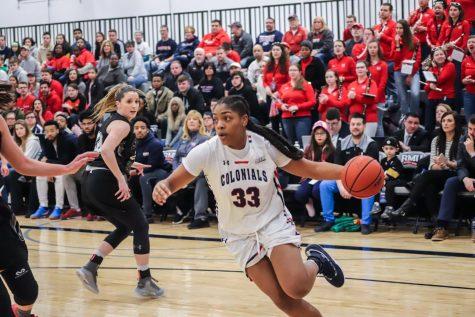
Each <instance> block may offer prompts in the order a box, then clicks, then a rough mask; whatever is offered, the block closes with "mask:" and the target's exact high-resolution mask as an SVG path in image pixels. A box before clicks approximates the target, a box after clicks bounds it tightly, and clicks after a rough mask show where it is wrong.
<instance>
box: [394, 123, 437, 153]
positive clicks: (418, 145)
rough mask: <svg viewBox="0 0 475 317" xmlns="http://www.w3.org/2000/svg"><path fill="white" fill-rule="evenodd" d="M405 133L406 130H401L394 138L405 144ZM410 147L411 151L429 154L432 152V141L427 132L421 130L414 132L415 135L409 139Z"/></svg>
mask: <svg viewBox="0 0 475 317" xmlns="http://www.w3.org/2000/svg"><path fill="white" fill-rule="evenodd" d="M404 131H405V129H400V130H398V131H396V132H395V133H394V137H395V138H396V139H397V140H398V141H401V142H403V143H404ZM408 145H409V147H410V148H411V151H419V152H429V151H430V140H429V138H428V135H427V132H426V131H425V130H424V129H422V128H419V129H417V130H416V132H414V134H413V135H412V136H411V138H410V139H409V144H408Z"/></svg>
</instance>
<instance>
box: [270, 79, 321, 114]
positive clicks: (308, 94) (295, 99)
mask: <svg viewBox="0 0 475 317" xmlns="http://www.w3.org/2000/svg"><path fill="white" fill-rule="evenodd" d="M302 86H303V89H302V90H299V89H295V88H294V87H292V83H291V82H288V83H286V84H284V85H283V86H282V87H281V88H280V89H279V98H280V100H282V101H283V102H284V103H285V104H287V105H288V106H289V107H290V106H297V107H298V108H299V109H298V110H297V112H295V113H294V114H292V113H291V112H290V111H286V110H283V109H282V108H281V107H282V104H281V103H278V102H277V103H276V106H277V108H278V109H280V110H282V119H286V118H294V117H310V116H311V113H310V110H311V109H312V108H313V107H314V106H315V104H316V100H315V91H314V90H313V87H312V85H311V84H309V83H308V82H307V81H306V80H304V81H303V82H302Z"/></svg>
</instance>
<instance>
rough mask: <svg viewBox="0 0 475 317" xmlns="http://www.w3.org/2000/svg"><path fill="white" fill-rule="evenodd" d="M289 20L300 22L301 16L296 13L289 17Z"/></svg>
mask: <svg viewBox="0 0 475 317" xmlns="http://www.w3.org/2000/svg"><path fill="white" fill-rule="evenodd" d="M288 19H289V20H298V19H299V16H298V15H296V14H295V13H294V14H291V15H289V18H288Z"/></svg>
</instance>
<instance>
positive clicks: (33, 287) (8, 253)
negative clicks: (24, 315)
mask: <svg viewBox="0 0 475 317" xmlns="http://www.w3.org/2000/svg"><path fill="white" fill-rule="evenodd" d="M3 208H7V207H6V206H5V204H4V203H3V201H0V209H3ZM0 212H3V211H0ZM12 219H14V218H12ZM19 230H20V228H19V226H18V225H16V226H12V225H11V224H10V221H7V220H2V222H1V223H0V236H1V237H2V238H1V239H0V271H1V273H0V274H1V275H2V277H3V280H4V281H5V282H3V281H2V280H0V316H2V317H3V316H8V317H9V316H13V315H12V312H11V302H10V296H9V295H8V291H7V287H6V286H5V284H6V285H7V286H8V288H9V289H10V291H11V292H12V293H13V297H14V299H15V302H16V303H17V304H18V305H21V306H28V305H33V304H34V303H35V301H36V298H37V297H38V284H37V283H36V280H35V278H34V276H33V273H32V272H31V268H30V266H29V265H28V250H27V248H26V244H25V241H24V240H23V236H22V234H21V231H19Z"/></svg>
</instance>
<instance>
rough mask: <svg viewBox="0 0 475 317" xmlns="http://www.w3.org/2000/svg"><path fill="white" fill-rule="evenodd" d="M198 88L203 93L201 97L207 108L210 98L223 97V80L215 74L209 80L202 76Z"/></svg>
mask: <svg viewBox="0 0 475 317" xmlns="http://www.w3.org/2000/svg"><path fill="white" fill-rule="evenodd" d="M198 90H199V91H200V92H201V94H202V95H203V98H204V100H205V103H206V108H208V109H209V107H210V105H211V99H213V98H216V99H220V98H222V97H224V86H223V82H222V81H221V79H219V78H218V77H216V76H213V78H211V80H208V79H207V78H206V77H205V78H203V79H202V80H201V81H200V83H199V85H198Z"/></svg>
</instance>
